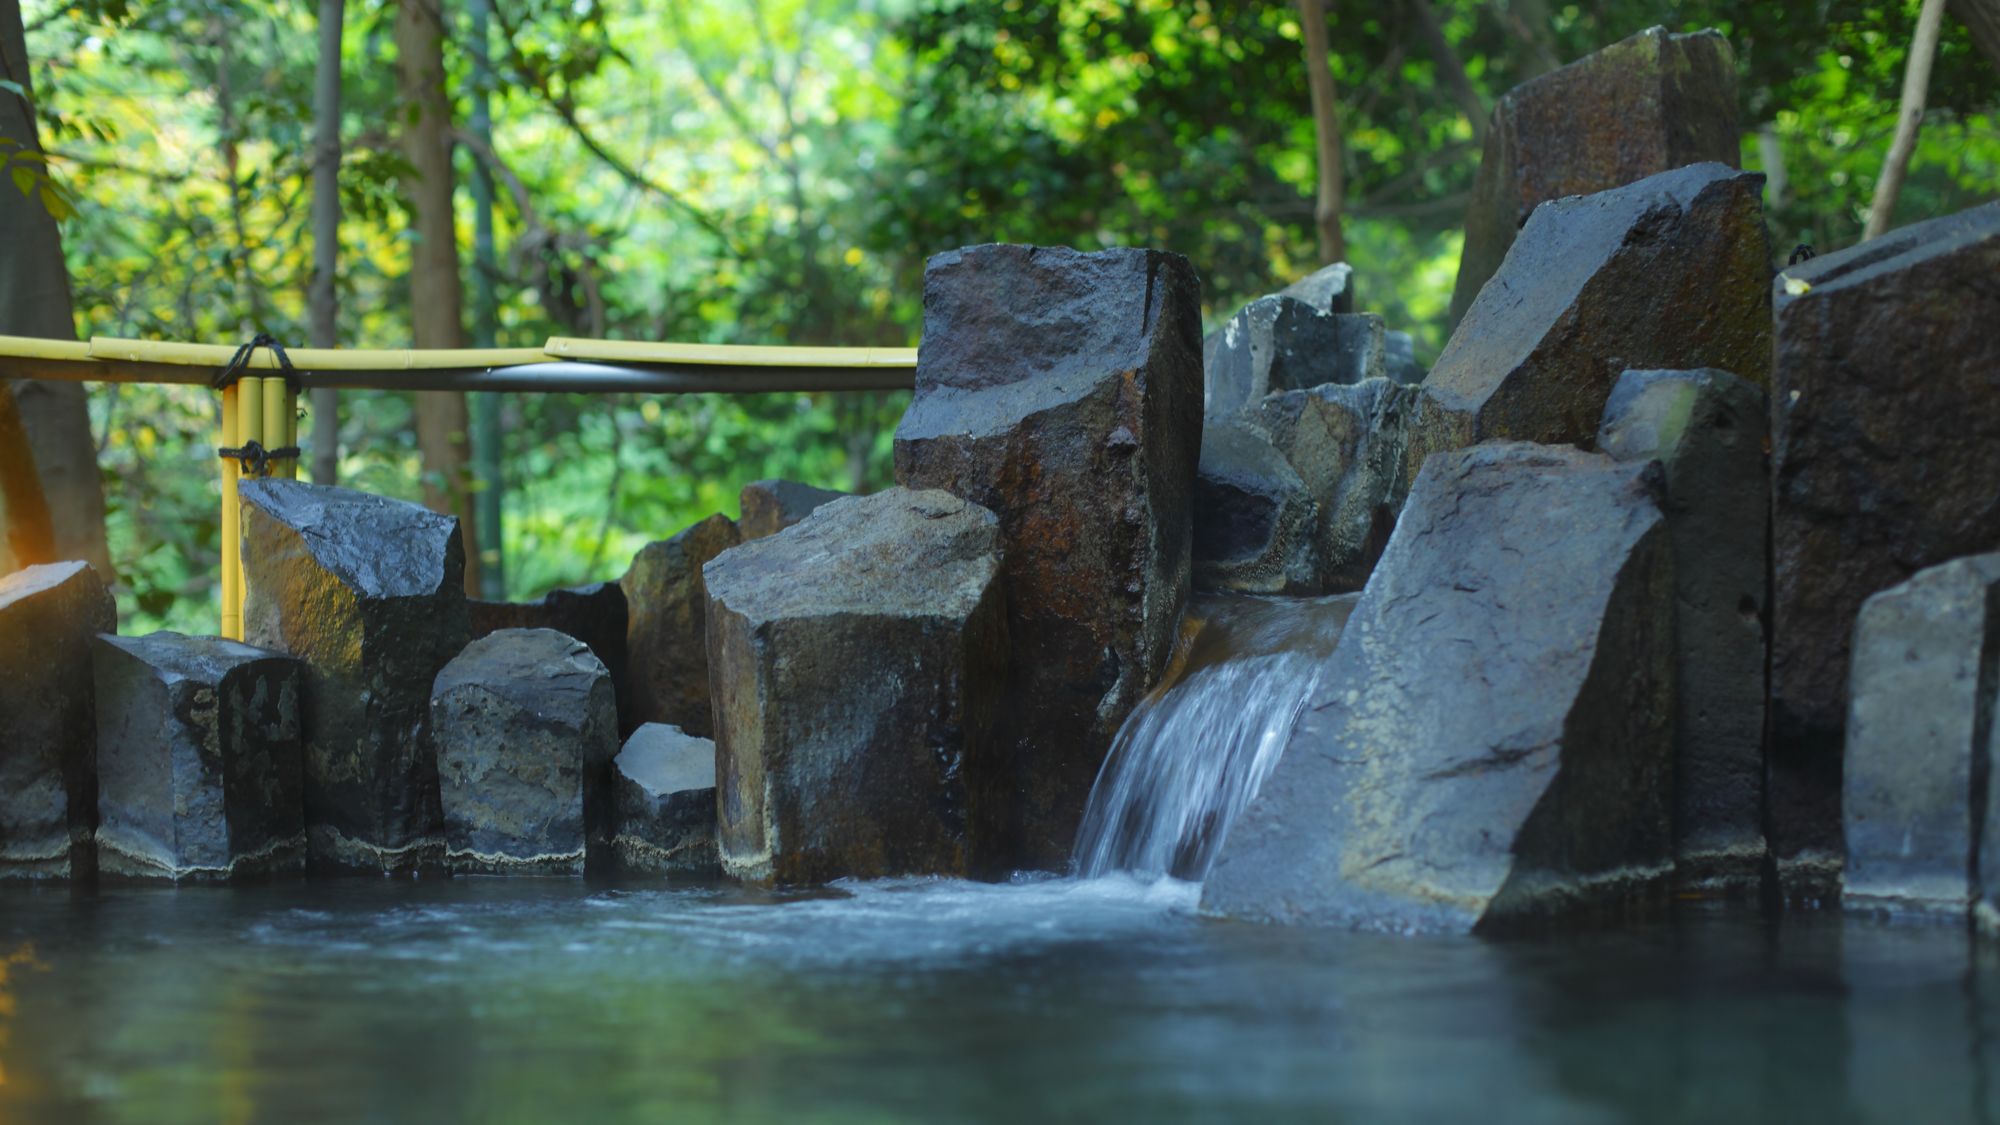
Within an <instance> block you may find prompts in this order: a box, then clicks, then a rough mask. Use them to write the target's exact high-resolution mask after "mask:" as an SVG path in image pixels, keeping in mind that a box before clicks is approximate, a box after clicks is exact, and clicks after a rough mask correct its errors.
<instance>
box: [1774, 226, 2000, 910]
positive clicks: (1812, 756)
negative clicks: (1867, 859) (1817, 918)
mask: <svg viewBox="0 0 2000 1125" xmlns="http://www.w3.org/2000/svg"><path fill="white" fill-rule="evenodd" d="M1996 275H2000V204H1996V203H1989V204H1986V205H1984V206H1981V207H1975V208H1973V209H1971V210H1969V211H1965V212H1961V213H1960V214H1957V215H1952V216H1949V217H1947V218H1943V219H1934V220H1932V221H1930V222H1927V223H1918V224H1916V225H1914V226H1909V227H1904V228H1902V229H1900V230H1893V231H1890V232H1889V233H1888V234H1885V235H1883V236H1882V237H1880V238H1876V239H1873V240H1871V241H1868V242H1864V243H1862V244H1861V245H1859V246H1855V247H1852V248H1850V249H1847V250H1842V251H1838V252H1836V253H1831V254H1822V255H1821V256H1819V257H1817V258H1813V259H1811V260H1810V261H1806V262H1801V263H1799V264H1797V265H1794V266H1790V267H1788V268H1786V269H1785V270H1784V271H1783V272H1782V273H1781V274H1780V275H1779V276H1778V278H1777V279H1776V280H1775V282H1774V284H1773V288H1774V290H1775V300H1776V302H1777V304H1776V314H1775V315H1776V325H1777V328H1776V331H1777V341H1776V353H1775V360H1774V362H1773V366H1772V384H1771V416H1772V425H1771V446H1772V454H1771V471H1772V478H1773V479H1772V489H1773V506H1772V512H1771V539H1772V567H1773V575H1774V586H1773V590H1772V622H1771V627H1772V648H1771V772H1770V784H1771V792H1770V794H1769V804H1770V825H1771V836H1772V839H1771V846H1772V848H1773V850H1774V852H1775V853H1776V856H1777V859H1778V864H1779V870H1780V873H1781V874H1782V875H1784V876H1785V877H1786V880H1787V884H1788V887H1789V889H1790V890H1791V891H1792V892H1793V893H1794V894H1795V895H1797V896H1802V897H1819V896H1822V895H1825V894H1828V893H1831V891H1832V890H1833V889H1834V886H1835V879H1834V875H1835V873H1836V872H1837V870H1838V868H1839V863H1840V854H1841V839H1840V825H1841V813H1840V791H1841V780H1840V779H1841V767H1840V757H1841V744H1842V726H1843V723H1844V721H1845V719H1846V715H1847V684H1848V673H1849V669H1848V652H1849V644H1850V640H1851V638H1852V635H1853V629H1854V620H1855V614H1856V613H1858V612H1859V610H1860V608H1861V604H1862V602H1863V601H1864V600H1866V599H1867V598H1868V597H1869V596H1871V595H1873V594H1874V593H1875V592H1876V591H1878V590H1882V589H1886V588H1887V587H1890V586H1893V585H1895V584H1897V583H1899V582H1902V581H1903V580H1904V579H1906V578H1908V577H1910V575H1911V574H1913V573H1914V572H1916V571H1918V570H1921V569H1923V568H1925V567H1929V566H1935V565H1938V564H1940V563H1944V562H1948V561H1950V560H1952V559H1955V558H1960V557H1963V556H1965V555H1974V554H1981V553H1984V552H1988V551H1994V550H2000V487H1996V484H1995V482H1996V481H2000V331H1996V330H1995V329H1994V325H1995V324H2000V291H1996V290H1995V288H1994V286H1993V284H1992V278H1993V277H1995V276H1996Z"/></svg>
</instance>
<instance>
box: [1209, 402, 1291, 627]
mask: <svg viewBox="0 0 2000 1125" xmlns="http://www.w3.org/2000/svg"><path fill="white" fill-rule="evenodd" d="M1317 514H1318V505H1316V504H1314V503H1313V498H1312V496H1311V495H1310V494H1309V493H1307V492H1306V486H1305V482H1304V481H1302V480H1300V479H1299V474H1298V473H1296V472H1294V471H1293V470H1292V466H1291V465H1290V464H1288V463H1287V462H1286V461H1285V458H1284V455H1283V454H1280V453H1279V452H1278V451H1277V450H1276V449H1273V448H1272V447H1271V443H1270V442H1269V441H1266V440H1265V439H1264V436H1263V435H1262V434H1260V433H1258V432H1257V431H1256V430H1255V429H1253V428H1251V427H1250V426H1248V425H1246V424H1244V423H1242V422H1226V421H1215V422H1210V423H1209V424H1208V426H1207V427H1206V428H1205V429H1204V430H1203V431H1202V438H1201V467H1200V475H1199V476H1197V477H1196V478H1195V482H1194V584H1195V587H1196V588H1197V589H1201V590H1236V591H1240V592H1243V593H1251V594H1276V593H1282V592H1284V591H1287V590H1307V589H1311V588H1312V587H1313V584H1314V578H1315V575H1314V572H1313V554H1312V547H1313V526H1314V524H1315V522H1316V516H1317Z"/></svg>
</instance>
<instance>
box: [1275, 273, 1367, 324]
mask: <svg viewBox="0 0 2000 1125" xmlns="http://www.w3.org/2000/svg"><path fill="white" fill-rule="evenodd" d="M1278 296H1280V297H1290V298H1291V299H1292V300H1294V301H1304V302H1305V303H1306V304H1308V305H1311V306H1312V307H1313V308H1316V309H1318V310H1319V311H1321V312H1324V313H1351V312H1353V311H1354V267H1352V266H1350V265H1348V264H1347V263H1346V262H1335V263H1333V264H1332V265H1329V266H1321V267H1320V268H1318V269H1316V270H1314V271H1313V272H1311V273H1309V274H1307V275H1306V276H1304V277H1302V278H1300V279H1298V280H1297V281H1294V282H1292V283H1291V284H1290V285H1287V286H1285V287H1284V288H1283V289H1280V290H1278Z"/></svg>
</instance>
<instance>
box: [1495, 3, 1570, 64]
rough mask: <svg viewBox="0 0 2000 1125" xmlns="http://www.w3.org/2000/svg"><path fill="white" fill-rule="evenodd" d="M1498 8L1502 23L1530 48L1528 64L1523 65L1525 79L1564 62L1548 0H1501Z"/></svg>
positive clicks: (1528, 49)
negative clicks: (1558, 46) (1559, 51)
mask: <svg viewBox="0 0 2000 1125" xmlns="http://www.w3.org/2000/svg"><path fill="white" fill-rule="evenodd" d="M1497 10H1498V12H1499V16H1500V22H1501V23H1503V24H1505V25H1506V26H1507V28H1508V30H1510V31H1512V32H1513V33H1514V35H1515V37H1516V38H1517V39H1519V41H1520V42H1521V45H1522V46H1523V47H1525V48H1526V49H1527V50H1526V53H1527V65H1526V66H1524V67H1523V68H1522V75H1521V77H1522V78H1523V79H1528V78H1533V77H1535V76H1537V75H1541V74H1547V73H1548V72H1549V71H1551V70H1554V69H1556V68H1557V67H1559V66H1561V65H1562V58H1561V56H1559V55H1557V54H1556V43H1555V29H1554V25H1553V24H1552V23H1551V22H1550V20H1549V6H1548V4H1547V3H1545V2H1544V0H1500V3H1499V4H1498V5H1497Z"/></svg>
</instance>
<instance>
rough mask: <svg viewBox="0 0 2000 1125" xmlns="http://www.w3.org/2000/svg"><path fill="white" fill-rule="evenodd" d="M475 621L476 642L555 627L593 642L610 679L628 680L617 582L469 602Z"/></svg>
mask: <svg viewBox="0 0 2000 1125" xmlns="http://www.w3.org/2000/svg"><path fill="white" fill-rule="evenodd" d="M467 609H468V611H469V616H470V620H471V622H472V639H473V640H478V639H479V638H481V637H484V636H486V635H488V634H490V633H497V632H499V631H500V630H502V629H554V630H555V631H556V632H558V633H564V634H567V635H569V636H572V637H575V638H576V639H577V640H579V641H582V642H583V643H584V644H587V645H589V646H590V651H591V652H593V653H595V654H596V656H597V658H598V659H599V660H602V661H603V662H604V670H605V671H607V672H609V673H611V682H612V683H613V684H617V685H622V684H624V683H625V682H626V680H627V679H628V675H627V660H626V656H625V630H626V626H627V618H626V608H625V589H624V587H622V586H620V585H619V584H618V583H616V582H595V583H592V584H591V585H588V586H574V587H569V588H566V589H560V590H550V591H549V592H548V593H547V594H545V595H543V596H542V598H541V600H539V601H532V602H487V601H479V600H477V599H475V600H473V601H471V602H468V603H467Z"/></svg>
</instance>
